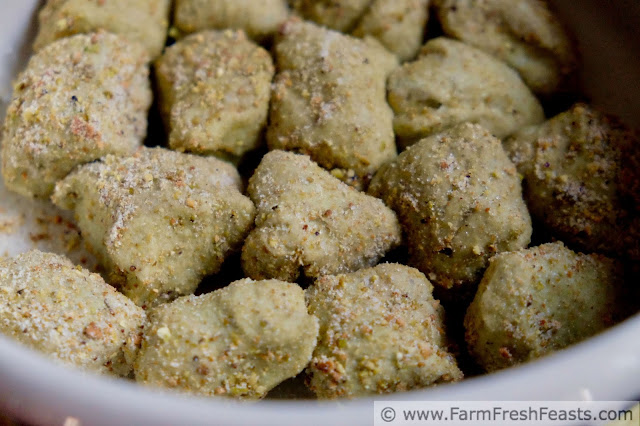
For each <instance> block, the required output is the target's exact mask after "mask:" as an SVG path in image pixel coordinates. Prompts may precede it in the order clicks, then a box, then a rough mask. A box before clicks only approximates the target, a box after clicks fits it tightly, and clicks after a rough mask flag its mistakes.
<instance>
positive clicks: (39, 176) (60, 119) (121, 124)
mask: <svg viewBox="0 0 640 426" xmlns="http://www.w3.org/2000/svg"><path fill="white" fill-rule="evenodd" d="M146 62H147V60H146V57H145V55H144V54H143V52H142V51H141V50H140V48H138V47H137V46H134V45H132V44H130V43H129V42H127V41H126V40H124V39H122V38H120V37H118V36H115V35H113V34H107V33H96V34H91V35H76V36H73V37H70V38H65V39H61V40H58V41H56V42H54V43H52V44H50V45H48V46H47V47H45V48H43V49H42V50H41V51H39V52H38V53H37V54H35V55H34V56H33V57H32V58H31V60H30V61H29V64H28V65H27V68H26V69H25V70H24V71H23V72H22V73H21V74H20V75H19V76H18V78H17V80H16V82H15V84H14V94H13V99H12V101H11V104H10V105H9V108H8V110H7V116H6V119H5V122H4V134H3V141H2V175H3V176H4V180H5V184H6V185H7V187H8V188H9V189H11V190H12V191H15V192H18V193H20V194H22V195H26V196H36V197H43V198H44V197H48V196H49V195H51V192H52V191H53V188H54V186H55V184H56V182H57V181H59V180H60V179H62V178H64V177H65V176H66V175H67V174H68V173H69V172H71V170H72V169H73V168H74V167H76V166H77V165H80V164H84V163H88V162H91V161H94V160H96V159H98V158H100V157H102V156H104V155H107V154H110V153H113V154H127V153H131V152H133V151H134V150H135V149H136V148H137V147H138V146H139V145H140V144H141V143H142V139H143V138H144V137H145V135H146V131H147V110H148V109H149V105H150V104H151V98H152V96H151V89H150V85H149V81H148V78H149V70H148V68H147V66H146Z"/></svg>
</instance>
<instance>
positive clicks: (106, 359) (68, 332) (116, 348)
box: [0, 250, 145, 377]
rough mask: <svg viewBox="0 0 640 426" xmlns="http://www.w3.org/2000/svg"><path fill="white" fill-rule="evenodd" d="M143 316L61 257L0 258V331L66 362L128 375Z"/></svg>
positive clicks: (32, 253)
mask: <svg viewBox="0 0 640 426" xmlns="http://www.w3.org/2000/svg"><path fill="white" fill-rule="evenodd" d="M144 321H145V314H144V311H143V310H142V309H140V308H139V307H137V306H136V305H135V304H134V303H133V302H132V301H130V300H129V299H127V298H126V297H125V296H123V295H122V294H120V293H118V292H117V291H116V290H115V289H114V288H113V287H111V286H110V285H108V284H106V283H105V282H104V281H103V279H102V278H101V277H100V276H99V275H97V274H92V273H90V272H89V271H87V270H85V269H82V268H81V267H79V266H74V265H73V263H71V261H70V260H69V259H67V258H65V257H63V256H60V255H56V254H52V253H43V252H39V251H36V250H34V251H30V252H28V253H24V254H21V255H19V256H17V257H16V258H15V259H4V260H1V261H0V333H2V334H4V335H6V336H8V337H11V338H13V339H15V340H17V341H18V342H20V343H22V344H24V345H26V346H28V347H30V348H32V349H35V350H38V351H40V352H43V353H45V354H47V355H49V356H50V357H51V358H53V359H55V360H57V361H60V362H62V363H64V364H67V365H74V366H76V367H79V368H81V369H83V370H89V371H95V372H99V373H108V374H115V375H119V376H124V377H126V376H128V375H129V374H130V372H131V366H130V365H129V363H130V362H132V358H133V356H134V355H135V351H136V350H137V347H136V344H137V342H139V340H140V334H142V326H143V322H144Z"/></svg>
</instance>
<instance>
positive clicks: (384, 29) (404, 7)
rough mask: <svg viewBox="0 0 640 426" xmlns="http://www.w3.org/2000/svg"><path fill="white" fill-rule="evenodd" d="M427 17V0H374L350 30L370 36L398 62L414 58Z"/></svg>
mask: <svg viewBox="0 0 640 426" xmlns="http://www.w3.org/2000/svg"><path fill="white" fill-rule="evenodd" d="M428 17H429V0H373V2H371V4H370V6H369V8H368V9H367V12H366V13H365V14H364V15H363V16H362V18H361V19H360V22H359V23H358V26H357V27H356V28H355V30H354V31H353V35H355V36H356V37H367V36H371V37H374V38H375V39H376V40H378V41H379V42H380V43H382V45H383V46H384V47H386V48H387V49H388V50H389V51H390V52H393V53H395V54H396V56H397V57H398V59H400V60H401V61H407V60H410V59H413V58H414V57H415V56H416V54H417V53H418V51H419V50H420V47H421V46H422V40H423V38H424V33H425V31H426V26H427V19H428Z"/></svg>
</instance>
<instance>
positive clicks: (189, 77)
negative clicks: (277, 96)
mask: <svg viewBox="0 0 640 426" xmlns="http://www.w3.org/2000/svg"><path fill="white" fill-rule="evenodd" d="M274 72H275V70H274V67H273V61H272V59H271V56H270V55H269V52H267V51H266V50H264V49H263V48H261V47H259V46H258V45H256V44H254V43H253V42H251V41H249V40H247V38H246V36H245V35H244V33H243V32H241V31H231V30H227V31H224V32H217V31H205V32H201V33H197V34H194V35H191V36H189V37H186V38H184V39H182V40H180V41H178V42H177V43H176V44H174V45H173V46H171V47H169V48H168V49H167V51H166V52H165V54H164V55H163V56H162V57H161V58H160V59H159V60H158V62H157V63H156V78H157V82H158V88H159V91H160V93H161V96H160V109H161V111H162V113H163V115H164V120H165V123H166V124H167V127H168V129H169V146H170V147H171V148H172V149H175V150H178V151H189V152H194V153H197V154H213V155H216V156H218V157H222V158H229V159H231V160H234V161H237V160H239V159H240V158H241V157H242V156H243V155H244V154H245V153H246V152H247V151H250V150H253V149H255V148H257V147H258V146H259V144H260V142H261V141H262V137H263V134H262V133H263V130H264V127H265V125H266V124H267V115H268V113H269V99H270V97H271V80H272V79H273V75H274Z"/></svg>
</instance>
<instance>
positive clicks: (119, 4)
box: [34, 0, 171, 58]
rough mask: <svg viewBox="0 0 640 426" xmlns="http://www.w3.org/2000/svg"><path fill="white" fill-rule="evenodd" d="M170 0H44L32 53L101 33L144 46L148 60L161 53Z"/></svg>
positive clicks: (167, 24)
mask: <svg viewBox="0 0 640 426" xmlns="http://www.w3.org/2000/svg"><path fill="white" fill-rule="evenodd" d="M170 6H171V1H170V0H47V2H46V3H45V5H44V7H43V8H42V9H41V10H40V14H39V16H38V17H39V26H40V30H39V32H38V36H37V38H36V41H35V43H34V50H36V51H38V50H41V49H42V48H43V47H44V46H46V45H48V44H50V43H52V42H53V41H55V40H58V39H60V38H64V37H69V36H72V35H74V34H86V33H92V32H96V31H98V30H105V31H108V32H110V33H114V34H118V35H121V36H122V37H124V38H126V39H127V40H129V41H131V42H136V43H139V44H141V45H142V46H144V48H145V49H146V51H147V53H148V55H149V58H155V57H156V56H158V55H160V53H162V49H163V48H164V43H165V40H166V38H167V28H168V27H169V7H170Z"/></svg>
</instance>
